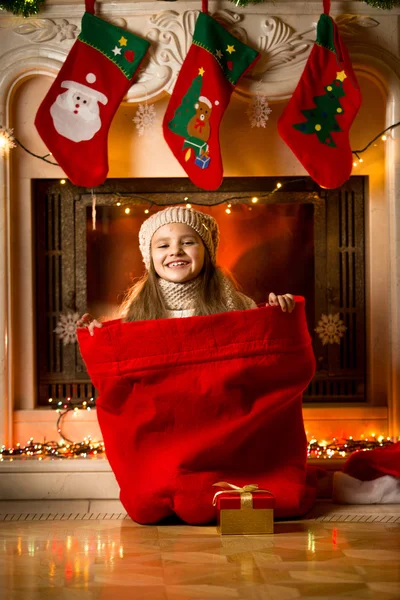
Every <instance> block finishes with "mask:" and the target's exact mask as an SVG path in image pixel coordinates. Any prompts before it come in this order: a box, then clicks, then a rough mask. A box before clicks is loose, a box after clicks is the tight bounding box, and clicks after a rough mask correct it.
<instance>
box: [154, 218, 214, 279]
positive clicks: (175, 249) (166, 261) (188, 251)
mask: <svg viewBox="0 0 400 600" xmlns="http://www.w3.org/2000/svg"><path fill="white" fill-rule="evenodd" d="M204 252H205V248H204V244H203V240H202V239H201V237H200V236H199V235H198V234H197V233H196V232H195V230H194V229H192V228H191V227H189V225H186V224H185V223H168V225H163V226H162V227H160V229H157V231H156V232H155V234H154V235H153V237H152V240H151V257H152V259H153V264H154V269H155V271H156V273H157V275H159V277H161V278H162V279H166V280H167V281H173V282H174V283H183V282H185V281H190V280H191V279H194V278H195V277H197V275H199V274H200V272H201V270H202V268H203V265H204Z"/></svg>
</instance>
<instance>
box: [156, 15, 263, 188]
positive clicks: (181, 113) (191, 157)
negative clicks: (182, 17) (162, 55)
mask: <svg viewBox="0 0 400 600" xmlns="http://www.w3.org/2000/svg"><path fill="white" fill-rule="evenodd" d="M258 57H259V54H258V52H256V51H255V50H253V49H252V48H250V47H249V46H247V45H246V44H243V43H242V42H241V41H240V40H238V39H236V38H235V37H234V36H233V35H232V34H230V33H229V32H228V31H226V29H224V28H223V27H222V25H220V24H219V23H218V22H217V21H216V20H215V19H213V18H212V17H210V16H209V15H208V14H206V13H205V12H202V13H200V14H199V16H198V19H197V22H196V27H195V31H194V34H193V43H192V45H191V47H190V49H189V52H188V55H187V57H186V59H185V61H184V63H183V65H182V68H181V71H180V73H179V77H178V80H177V82H176V85H175V88H174V92H173V94H172V96H171V99H170V101H169V104H168V107H167V111H166V113H165V117H164V121H163V130H164V137H165V140H166V142H167V143H168V145H169V147H170V148H171V150H172V152H173V153H174V155H175V157H176V158H177V159H178V161H179V162H180V164H181V165H182V167H183V168H184V169H185V171H186V173H187V174H188V175H189V177H190V179H191V180H192V181H193V183H195V184H196V185H198V186H199V187H201V188H203V189H206V190H215V189H217V188H218V187H219V186H220V185H221V183H222V177H223V171H222V160H221V150H220V146H219V126H220V123H221V119H222V117H223V114H224V112H225V109H226V107H227V106H228V104H229V100H230V97H231V94H232V92H233V90H234V87H235V86H236V84H237V82H238V80H239V79H240V77H241V76H242V75H243V73H245V71H247V69H249V68H250V67H251V66H252V65H253V64H254V63H255V61H256V60H257V58H258Z"/></svg>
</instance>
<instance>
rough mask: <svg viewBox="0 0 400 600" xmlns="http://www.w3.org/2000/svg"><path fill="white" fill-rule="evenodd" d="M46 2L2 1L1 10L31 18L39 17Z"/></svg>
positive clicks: (33, 0) (25, 0)
mask: <svg viewBox="0 0 400 600" xmlns="http://www.w3.org/2000/svg"><path fill="white" fill-rule="evenodd" d="M43 3H44V0H0V8H2V9H4V10H7V11H8V12H11V13H13V14H14V15H22V16H24V17H29V16H30V15H37V14H38V12H39V10H40V8H41V6H42V4H43Z"/></svg>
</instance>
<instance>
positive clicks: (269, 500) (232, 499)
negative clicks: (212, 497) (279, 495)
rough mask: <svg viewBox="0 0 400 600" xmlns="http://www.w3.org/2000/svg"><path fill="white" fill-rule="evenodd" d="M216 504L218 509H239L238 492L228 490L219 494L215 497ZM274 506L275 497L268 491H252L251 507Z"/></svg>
mask: <svg viewBox="0 0 400 600" xmlns="http://www.w3.org/2000/svg"><path fill="white" fill-rule="evenodd" d="M216 506H217V509H218V510H223V509H238V510H239V509H240V507H241V503H240V493H239V492H230V493H229V494H221V495H220V496H218V497H217V498H216ZM274 507H275V497H274V496H273V495H272V494H271V493H269V492H261V491H260V492H253V508H254V509H260V508H271V509H273V508H274Z"/></svg>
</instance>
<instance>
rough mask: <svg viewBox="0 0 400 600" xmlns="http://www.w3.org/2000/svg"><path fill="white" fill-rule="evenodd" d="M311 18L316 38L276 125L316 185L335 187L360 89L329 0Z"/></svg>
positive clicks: (342, 173)
mask: <svg viewBox="0 0 400 600" xmlns="http://www.w3.org/2000/svg"><path fill="white" fill-rule="evenodd" d="M323 4H324V14H322V15H321V16H320V18H319V21H318V24H317V39H316V41H315V44H314V46H313V49H312V50H311V53H310V56H309V58H308V60H307V64H306V66H305V68H304V72H303V74H302V76H301V78H300V81H299V83H298V84H297V87H296V89H295V91H294V93H293V96H292V97H291V99H290V100H289V102H288V105H287V106H286V108H285V110H284V111H283V113H282V115H281V117H280V118H279V121H278V131H279V134H280V136H281V137H282V139H283V140H284V141H285V142H286V144H287V145H288V146H289V148H291V150H292V151H293V152H294V154H295V155H296V156H297V158H298V159H299V161H300V162H301V164H302V165H303V166H304V168H305V169H306V170H307V171H308V173H309V174H310V175H311V177H312V178H313V179H314V181H316V182H317V183H318V184H319V185H320V186H321V187H324V188H328V189H332V188H337V187H340V186H341V185H342V184H343V183H344V182H345V181H347V179H348V178H349V177H350V174H351V169H352V165H353V155H352V151H351V146H350V141H349V132H350V127H351V125H352V123H353V121H354V119H355V116H356V114H357V111H358V109H359V108H360V105H361V93H360V88H359V85H358V82H357V78H356V75H355V73H354V70H353V67H352V64H351V60H350V57H349V53H348V51H347V48H346V46H345V45H344V43H343V41H342V39H341V37H340V32H339V30H338V27H337V25H336V23H335V21H334V20H333V19H332V17H331V16H329V10H330V2H329V0H324V1H323Z"/></svg>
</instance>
